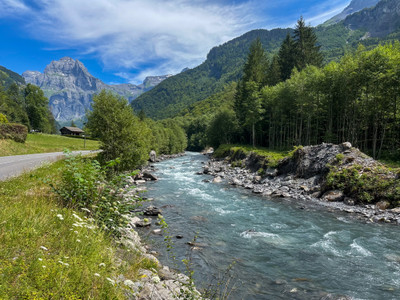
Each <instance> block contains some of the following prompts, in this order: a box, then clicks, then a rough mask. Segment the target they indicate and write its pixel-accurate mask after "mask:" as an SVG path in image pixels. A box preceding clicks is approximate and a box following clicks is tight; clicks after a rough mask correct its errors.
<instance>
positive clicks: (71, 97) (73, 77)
mask: <svg viewBox="0 0 400 300" xmlns="http://www.w3.org/2000/svg"><path fill="white" fill-rule="evenodd" d="M22 76H23V78H24V79H25V81H26V82H27V83H31V84H35V85H37V86H39V87H40V88H41V89H42V90H43V91H44V93H45V95H46V97H48V98H49V105H50V109H51V112H52V113H53V115H54V117H55V119H56V120H57V121H70V120H76V119H80V118H82V117H83V116H84V115H85V113H86V110H88V109H90V107H91V101H92V98H93V95H94V94H97V93H99V92H100V91H101V90H103V89H106V90H109V91H113V92H115V93H117V94H119V95H121V96H123V97H125V98H127V99H128V100H129V101H132V100H133V99H135V98H136V97H138V96H139V95H140V94H142V93H144V92H146V91H148V90H150V89H152V88H153V87H154V86H156V85H157V84H159V83H160V82H161V81H163V80H164V79H166V78H168V77H169V76H171V75H165V76H150V77H146V79H145V80H144V82H143V84H140V85H134V84H117V85H109V84H106V83H104V82H103V81H101V80H100V79H98V78H95V77H94V76H92V75H91V74H90V73H89V71H88V70H87V68H86V67H85V66H84V65H83V63H82V62H80V61H79V60H74V59H72V58H70V57H63V58H61V59H60V60H58V61H52V62H51V63H50V64H49V65H47V67H46V68H45V70H44V72H43V73H41V72H38V71H26V72H24V73H23V74H22Z"/></svg>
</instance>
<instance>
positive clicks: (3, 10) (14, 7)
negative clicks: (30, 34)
mask: <svg viewBox="0 0 400 300" xmlns="http://www.w3.org/2000/svg"><path fill="white" fill-rule="evenodd" d="M28 10H29V9H28V7H27V6H26V5H25V4H24V2H23V1H22V0H0V18H1V17H3V16H13V15H14V16H18V15H20V14H22V13H25V12H27V11H28Z"/></svg>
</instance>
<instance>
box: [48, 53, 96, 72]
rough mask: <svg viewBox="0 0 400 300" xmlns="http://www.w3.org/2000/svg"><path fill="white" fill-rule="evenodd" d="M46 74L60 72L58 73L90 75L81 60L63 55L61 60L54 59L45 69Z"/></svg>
mask: <svg viewBox="0 0 400 300" xmlns="http://www.w3.org/2000/svg"><path fill="white" fill-rule="evenodd" d="M44 73H45V74H58V75H64V76H68V75H77V74H79V73H82V74H84V75H86V76H92V75H90V73H89V71H88V70H87V69H86V67H85V66H84V65H83V63H81V62H80V61H79V60H74V59H72V58H71V57H63V58H61V59H60V60H53V61H52V62H51V63H50V64H49V65H47V67H46V68H45V69H44Z"/></svg>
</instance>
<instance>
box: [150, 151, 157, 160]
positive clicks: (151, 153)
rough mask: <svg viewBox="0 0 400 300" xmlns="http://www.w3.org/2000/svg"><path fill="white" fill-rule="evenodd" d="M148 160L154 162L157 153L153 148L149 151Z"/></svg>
mask: <svg viewBox="0 0 400 300" xmlns="http://www.w3.org/2000/svg"><path fill="white" fill-rule="evenodd" d="M149 160H150V161H151V162H156V160H157V153H156V151H154V150H151V151H150V154H149Z"/></svg>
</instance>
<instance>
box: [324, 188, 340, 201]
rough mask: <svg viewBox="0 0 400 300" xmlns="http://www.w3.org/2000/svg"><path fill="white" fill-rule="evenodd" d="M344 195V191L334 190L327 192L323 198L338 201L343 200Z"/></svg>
mask: <svg viewBox="0 0 400 300" xmlns="http://www.w3.org/2000/svg"><path fill="white" fill-rule="evenodd" d="M343 197H344V195H343V192H342V191H339V190H333V191H328V192H326V193H325V194H324V195H323V196H322V197H321V198H322V200H324V201H329V202H337V201H341V200H343Z"/></svg>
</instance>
